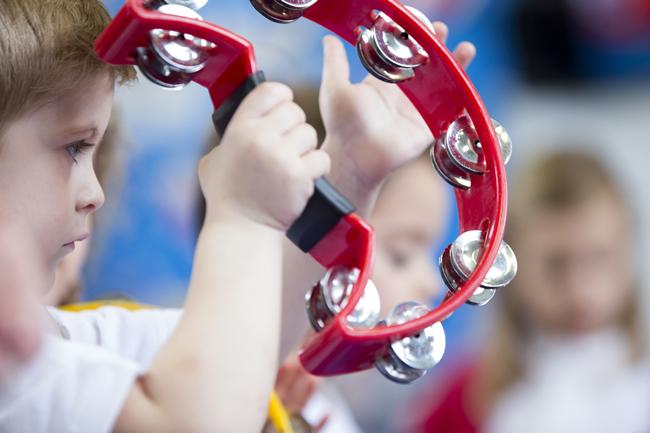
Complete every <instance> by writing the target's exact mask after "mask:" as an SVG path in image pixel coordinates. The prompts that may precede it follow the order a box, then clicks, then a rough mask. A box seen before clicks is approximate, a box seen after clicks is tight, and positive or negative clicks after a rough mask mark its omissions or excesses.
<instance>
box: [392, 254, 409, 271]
mask: <svg viewBox="0 0 650 433" xmlns="http://www.w3.org/2000/svg"><path fill="white" fill-rule="evenodd" d="M389 257H390V261H391V262H392V264H393V265H394V266H395V267H397V268H403V267H406V266H407V265H408V263H409V260H410V257H409V254H408V253H406V252H404V251H399V250H392V251H390V253H389Z"/></svg>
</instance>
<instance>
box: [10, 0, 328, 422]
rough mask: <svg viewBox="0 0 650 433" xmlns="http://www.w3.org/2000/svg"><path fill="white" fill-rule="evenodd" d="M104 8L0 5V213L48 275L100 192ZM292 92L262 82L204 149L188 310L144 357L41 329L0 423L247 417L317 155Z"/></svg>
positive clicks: (107, 94)
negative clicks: (27, 239) (285, 251)
mask: <svg viewBox="0 0 650 433" xmlns="http://www.w3.org/2000/svg"><path fill="white" fill-rule="evenodd" d="M108 20H109V17H108V15H107V13H106V11H105V10H104V8H103V7H102V6H101V4H100V3H99V2H98V1H94V0H6V1H3V2H2V3H1V4H0V27H2V28H3V33H2V39H1V41H0V55H1V57H2V59H3V62H2V64H1V65H0V94H2V95H3V97H2V98H1V99H0V104H2V106H1V107H0V133H1V144H0V146H1V150H2V152H1V155H0V183H1V184H2V185H3V188H2V189H1V191H0V203H2V206H1V208H0V220H5V219H6V218H10V217H14V216H16V217H18V218H21V220H22V221H23V223H24V225H25V226H26V230H27V231H29V233H30V236H32V237H34V238H36V239H37V240H38V242H37V249H36V250H37V254H35V255H33V256H30V257H25V260H30V261H31V262H32V263H33V265H34V266H33V268H34V269H36V268H37V267H38V266H43V268H44V269H46V270H45V271H44V272H43V276H44V277H45V279H46V280H48V282H47V286H46V287H49V285H50V284H51V282H52V279H53V275H54V270H55V268H56V265H57V263H58V262H59V261H60V259H61V258H62V257H63V256H64V255H66V254H67V253H69V252H70V251H72V250H73V249H74V248H75V243H76V242H78V241H82V240H83V239H84V238H85V237H86V236H87V220H88V217H89V216H90V215H91V214H92V213H93V212H94V211H95V210H97V209H98V208H99V207H100V206H101V205H102V203H103V200H104V197H103V192H102V190H101V188H100V186H99V185H98V183H97V180H96V177H95V174H94V170H93V164H92V155H93V152H94V149H95V147H96V145H97V143H98V142H99V141H100V139H101V137H102V135H103V133H104V130H105V129H106V125H107V124H108V119H109V114H110V111H111V104H112V96H113V87H114V82H115V80H116V78H123V79H129V78H131V76H132V72H131V71H130V70H129V69H124V68H117V69H116V68H112V67H109V66H107V65H105V64H102V63H101V62H100V61H99V60H97V59H96V57H95V56H94V53H93V49H92V43H93V41H94V39H95V38H96V37H97V36H98V34H99V33H100V32H101V31H102V30H103V28H104V27H105V26H106V24H107V23H108ZM291 98H292V95H291V91H290V90H289V89H288V88H286V87H285V86H282V85H279V84H277V83H267V84H265V85H263V86H260V88H259V89H257V90H256V91H255V92H254V93H252V94H251V95H249V97H248V98H247V99H246V100H245V101H244V102H243V103H242V106H241V107H240V109H239V110H238V112H237V114H236V115H235V117H234V118H233V120H232V123H231V124H230V127H229V129H228V131H227V133H226V136H225V137H224V140H223V143H222V146H220V147H219V148H218V149H216V150H215V151H213V152H211V153H210V154H209V155H207V156H206V157H205V158H204V159H203V160H202V161H201V164H200V166H199V178H200V184H201V188H202V190H203V193H204V195H205V197H206V200H207V208H208V209H207V217H206V223H205V226H204V229H203V231H202V233H201V236H200V239H199V241H198V245H197V250H196V257H195V266H194V272H193V275H192V281H191V283H190V290H189V295H188V298H187V303H186V305H185V313H184V316H183V318H182V319H181V321H180V323H179V325H178V327H177V328H176V330H175V331H174V333H173V335H172V336H171V338H170V339H169V341H168V342H167V343H166V344H165V346H164V347H163V348H162V350H161V351H160V352H158V353H157V354H156V355H155V357H154V359H153V361H152V363H151V366H150V368H149V369H148V371H146V372H143V371H140V370H139V368H138V366H137V365H136V364H135V363H133V362H132V361H129V360H127V359H124V358H121V357H119V356H117V355H116V354H115V353H112V352H110V351H107V350H105V349H102V348H100V347H93V346H89V345H81V344H78V343H73V342H70V341H65V340H64V339H61V338H58V337H47V338H46V339H45V342H44V347H43V349H42V352H41V353H40V354H39V356H38V359H37V360H36V361H35V362H34V363H32V364H30V365H29V366H28V368H26V369H25V370H23V371H22V372H21V374H20V375H18V376H17V377H15V378H13V379H12V380H11V381H10V383H8V384H7V386H5V387H4V388H2V390H1V391H0V394H1V395H0V408H1V410H0V430H2V431H12V432H13V431H29V432H44V431H62V432H63V431H66V432H70V431H79V432H107V431H111V430H113V431H116V432H123V431H124V432H130V431H138V432H141V431H156V432H165V431H169V432H179V431H187V432H204V431H206V432H207V431H224V432H226V431H227V432H245V431H257V430H259V428H260V427H261V426H262V424H263V420H264V418H265V413H266V410H265V409H266V405H267V399H268V395H269V392H270V390H271V387H272V384H273V376H274V373H275V367H274V366H275V364H276V358H277V344H276V343H275V342H276V341H277V338H278V328H279V302H280V301H279V300H280V288H281V274H280V270H281V253H282V242H283V232H284V231H285V230H286V229H287V228H288V227H289V225H290V224H291V223H292V222H293V220H294V219H295V218H296V217H297V216H298V215H299V214H300V212H301V211H302V209H303V207H304V205H305V203H306V201H307V199H308V198H309V196H310V195H311V193H312V190H313V181H314V179H316V178H317V177H319V176H322V175H324V174H326V173H327V171H328V168H329V158H328V157H327V156H326V154H325V153H324V152H322V151H315V150H314V149H315V147H316V139H315V133H313V130H312V129H311V127H309V126H308V125H306V124H305V123H304V116H303V114H302V111H301V110H300V109H299V108H298V107H297V106H296V105H295V104H293V103H292V102H291ZM250 173H255V174H256V176H251V175H250ZM217 204H218V205H217ZM215 265H217V266H215ZM251 268H252V269H255V272H249V270H250V269H251ZM43 289H45V287H43ZM251 317H252V318H255V319H256V322H251V320H250V318H251ZM53 332H55V333H56V332H57V330H56V329H54V330H53ZM240 341H245V342H246V344H244V345H241V347H238V351H237V356H231V354H230V353H229V350H232V348H233V347H237V346H238V345H239V342H240ZM224 348H225V349H226V352H225V353H224ZM235 372H242V374H239V375H237V374H235Z"/></svg>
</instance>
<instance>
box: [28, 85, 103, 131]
mask: <svg viewBox="0 0 650 433" xmlns="http://www.w3.org/2000/svg"><path fill="white" fill-rule="evenodd" d="M112 102H113V87H112V85H111V86H110V87H109V86H107V85H106V83H105V82H104V81H103V80H93V81H90V82H87V83H84V84H81V85H80V86H78V87H77V88H75V89H71V90H70V91H68V92H66V93H64V94H62V95H60V96H58V97H57V98H54V99H52V100H50V101H48V102H47V103H46V104H44V105H43V106H41V107H40V108H38V109H37V110H36V111H35V112H34V113H33V114H32V117H33V119H34V121H35V122H42V125H44V126H45V125H47V127H48V128H49V129H53V131H51V133H53V134H56V135H57V136H61V137H73V136H74V137H78V136H83V137H84V138H88V139H90V138H91V137H92V138H96V137H97V136H98V135H100V133H102V131H103V130H104V129H105V128H106V125H107V123H108V120H109V117H110V111H111V106H112Z"/></svg>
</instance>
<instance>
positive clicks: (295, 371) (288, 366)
mask: <svg viewBox="0 0 650 433" xmlns="http://www.w3.org/2000/svg"><path fill="white" fill-rule="evenodd" d="M319 382H320V380H319V379H318V378H317V377H316V376H312V375H311V374H309V373H308V372H307V371H306V370H305V369H304V367H303V366H302V365H301V364H300V361H299V360H298V356H297V355H296V353H295V352H294V353H291V354H290V355H289V356H288V357H287V358H286V359H285V360H284V362H283V363H282V365H281V366H280V370H279V371H278V375H277V377H276V379H275V392H277V394H278V397H280V400H282V403H283V404H284V406H285V408H286V409H287V411H288V412H289V413H302V410H303V409H304V408H305V406H306V405H307V402H308V401H309V399H310V398H311V397H312V395H314V392H315V391H316V387H317V386H318V383H319Z"/></svg>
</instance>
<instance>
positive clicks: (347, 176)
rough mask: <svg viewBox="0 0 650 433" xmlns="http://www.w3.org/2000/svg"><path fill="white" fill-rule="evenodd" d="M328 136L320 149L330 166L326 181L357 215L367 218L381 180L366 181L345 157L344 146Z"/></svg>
mask: <svg viewBox="0 0 650 433" xmlns="http://www.w3.org/2000/svg"><path fill="white" fill-rule="evenodd" d="M336 140H337V139H336V138H333V137H331V136H328V137H326V138H325V141H324V142H323V146H322V149H323V150H324V151H326V152H327V153H328V154H329V156H330V158H331V160H332V166H331V169H330V172H329V174H328V175H327V179H328V181H329V182H330V183H331V184H332V185H333V186H334V187H335V188H336V189H337V190H338V191H339V192H340V193H341V194H343V195H344V196H345V197H346V198H347V199H348V200H350V202H352V204H353V205H354V206H355V207H356V208H357V213H358V214H360V215H361V216H363V217H368V216H369V214H370V212H371V211H372V208H373V207H374V204H375V201H376V200H377V196H378V195H379V191H380V190H381V186H382V184H383V182H384V180H383V179H381V180H379V181H376V180H371V179H367V178H366V177H365V176H363V173H362V172H361V171H360V170H359V169H358V167H357V165H356V163H355V162H354V161H353V160H352V159H351V158H349V157H348V156H347V155H346V152H345V149H344V146H342V145H341V144H340V143H338V142H337V141H336Z"/></svg>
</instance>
